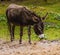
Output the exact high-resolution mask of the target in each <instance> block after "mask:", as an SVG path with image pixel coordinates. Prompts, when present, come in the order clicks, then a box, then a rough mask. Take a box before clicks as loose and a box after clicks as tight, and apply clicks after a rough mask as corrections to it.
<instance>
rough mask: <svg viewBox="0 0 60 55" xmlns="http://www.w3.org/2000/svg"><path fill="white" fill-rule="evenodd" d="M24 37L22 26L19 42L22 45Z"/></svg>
mask: <svg viewBox="0 0 60 55" xmlns="http://www.w3.org/2000/svg"><path fill="white" fill-rule="evenodd" d="M22 36H23V26H20V40H19V43H20V44H21V42H22Z"/></svg>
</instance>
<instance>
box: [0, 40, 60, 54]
mask: <svg viewBox="0 0 60 55" xmlns="http://www.w3.org/2000/svg"><path fill="white" fill-rule="evenodd" d="M0 55H60V41H52V42H51V41H47V40H43V41H38V42H33V43H32V44H31V45H30V44H29V43H26V41H24V42H23V43H22V44H19V41H13V42H6V41H3V40H0Z"/></svg>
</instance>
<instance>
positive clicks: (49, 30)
mask: <svg viewBox="0 0 60 55" xmlns="http://www.w3.org/2000/svg"><path fill="white" fill-rule="evenodd" d="M35 2H36V1H34V0H33V1H30V0H29V1H25V2H21V3H19V2H17V4H19V5H23V6H27V7H28V8H30V10H32V11H34V12H35V13H36V14H37V15H39V16H41V17H42V16H44V15H45V14H46V13H47V12H48V16H47V18H46V20H44V22H46V23H47V24H46V25H45V29H44V33H45V36H46V37H47V39H48V40H56V39H60V20H58V18H59V19H60V3H59V2H58V3H53V4H52V3H49V1H48V3H47V4H46V3H45V2H42V0H41V1H39V2H36V3H35ZM10 3H11V2H9V3H8V2H5V3H4V4H5V5H2V4H0V38H3V39H6V40H9V37H10V35H9V31H8V27H7V24H6V17H5V11H6V9H7V6H8V5H9V4H10ZM15 3H16V2H15ZM48 23H50V24H48ZM51 23H52V24H53V25H52V24H51ZM15 29H16V30H15V37H16V39H19V27H16V28H15ZM27 33H28V32H27V27H25V28H24V35H23V39H24V40H27V39H28V34H27ZM31 38H32V40H35V41H37V40H39V38H38V36H37V35H36V34H35V33H34V30H33V28H32V35H31Z"/></svg>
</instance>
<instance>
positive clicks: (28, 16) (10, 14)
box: [6, 4, 45, 43]
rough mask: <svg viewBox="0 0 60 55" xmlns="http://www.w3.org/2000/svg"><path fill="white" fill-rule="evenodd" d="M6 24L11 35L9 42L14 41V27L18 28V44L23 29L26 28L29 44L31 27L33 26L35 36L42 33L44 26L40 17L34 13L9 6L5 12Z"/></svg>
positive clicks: (23, 8) (14, 5)
mask: <svg viewBox="0 0 60 55" xmlns="http://www.w3.org/2000/svg"><path fill="white" fill-rule="evenodd" d="M6 16H7V23H8V27H9V31H10V35H11V41H13V40H14V29H15V26H16V25H18V26H20V43H21V42H22V36H23V27H24V26H28V37H29V43H31V38H30V35H31V25H33V26H34V30H35V33H36V34H37V35H39V34H42V33H43V29H44V24H43V22H42V19H41V17H39V16H37V15H36V14H35V13H34V12H32V11H30V10H29V9H27V8H26V7H24V6H19V5H16V4H11V5H9V7H8V8H7V10H6ZM44 18H45V17H44Z"/></svg>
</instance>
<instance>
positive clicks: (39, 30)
mask: <svg viewBox="0 0 60 55" xmlns="http://www.w3.org/2000/svg"><path fill="white" fill-rule="evenodd" d="M47 14H48V13H47ZM47 14H46V15H45V16H44V17H42V18H40V17H38V18H39V22H38V23H37V24H35V25H34V31H35V33H36V34H37V35H39V37H40V38H44V23H43V20H44V19H45V18H46V16H47Z"/></svg>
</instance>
